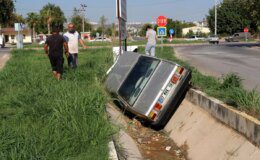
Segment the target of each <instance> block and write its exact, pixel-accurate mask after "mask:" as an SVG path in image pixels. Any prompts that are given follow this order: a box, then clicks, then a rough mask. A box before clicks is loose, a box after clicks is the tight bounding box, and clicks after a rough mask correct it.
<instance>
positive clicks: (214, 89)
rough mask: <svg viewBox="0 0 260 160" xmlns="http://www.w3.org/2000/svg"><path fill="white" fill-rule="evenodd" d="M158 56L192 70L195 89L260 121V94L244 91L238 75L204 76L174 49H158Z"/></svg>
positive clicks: (142, 49)
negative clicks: (175, 52) (183, 59)
mask: <svg viewBox="0 0 260 160" xmlns="http://www.w3.org/2000/svg"><path fill="white" fill-rule="evenodd" d="M140 52H144V48H140ZM156 54H157V56H158V57H159V58H163V59H167V60H170V61H174V62H176V63H178V64H180V65H183V66H185V67H186V68H189V69H191V70H192V84H193V86H194V87H195V88H197V89H199V90H202V91H203V92H205V93H207V94H208V95H209V96H212V97H215V98H217V99H220V100H222V101H224V102H225V103H227V104H229V105H231V106H234V107H235V108H237V109H239V110H242V111H245V112H247V113H249V114H251V115H253V116H255V117H256V118H258V119H260V93H259V92H257V91H255V90H253V91H247V90H245V89H243V86H242V80H241V79H240V78H239V77H238V76H237V75H236V74H234V73H230V74H228V75H226V76H224V77H223V78H221V79H217V78H215V77H212V76H206V75H203V74H201V73H200V72H199V71H198V70H197V69H196V68H194V67H192V66H190V65H189V64H188V63H186V62H184V61H182V60H180V59H178V58H176V56H175V55H174V49H173V48H172V47H157V48H156Z"/></svg>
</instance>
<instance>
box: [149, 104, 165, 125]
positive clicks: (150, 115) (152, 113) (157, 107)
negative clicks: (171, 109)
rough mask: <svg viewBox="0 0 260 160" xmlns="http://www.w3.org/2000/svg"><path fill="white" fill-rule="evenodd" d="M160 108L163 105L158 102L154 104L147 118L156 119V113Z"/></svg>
mask: <svg viewBox="0 0 260 160" xmlns="http://www.w3.org/2000/svg"><path fill="white" fill-rule="evenodd" d="M162 108H163V106H162V105H161V104H160V103H159V102H157V103H156V104H155V105H154V107H153V110H152V111H151V112H150V114H149V118H151V119H152V120H153V121H154V120H156V118H157V116H158V113H159V112H160V111H161V109H162Z"/></svg>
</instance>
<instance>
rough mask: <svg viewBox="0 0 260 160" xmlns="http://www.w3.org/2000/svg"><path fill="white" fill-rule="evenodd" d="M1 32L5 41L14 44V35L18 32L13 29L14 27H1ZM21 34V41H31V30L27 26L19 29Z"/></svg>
mask: <svg viewBox="0 0 260 160" xmlns="http://www.w3.org/2000/svg"><path fill="white" fill-rule="evenodd" d="M1 32H2V33H3V34H4V36H5V42H6V43H10V44H16V35H17V34H18V32H17V31H15V30H14V28H2V29H1ZM20 32H21V33H20V34H22V35H23V43H32V36H31V30H30V29H28V28H25V29H23V30H22V31H20Z"/></svg>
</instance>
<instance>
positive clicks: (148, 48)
mask: <svg viewBox="0 0 260 160" xmlns="http://www.w3.org/2000/svg"><path fill="white" fill-rule="evenodd" d="M155 47H156V45H152V44H149V43H147V44H146V47H145V53H146V55H148V56H149V55H150V56H152V57H154V56H155Z"/></svg>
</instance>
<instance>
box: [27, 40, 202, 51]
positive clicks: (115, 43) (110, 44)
mask: <svg viewBox="0 0 260 160" xmlns="http://www.w3.org/2000/svg"><path fill="white" fill-rule="evenodd" d="M85 43H86V44H87V46H89V47H102V46H106V47H113V46H119V42H118V40H116V41H113V42H87V41H86V42H85ZM194 43H195V44H196V43H207V41H201V40H199V41H186V40H183V39H173V41H172V42H169V41H167V40H163V44H194ZM157 44H158V45H160V44H161V41H160V40H158V41H157ZM127 45H128V46H133V45H146V41H130V40H128V41H127ZM79 47H80V48H81V45H80V44H79ZM24 48H25V49H34V48H43V45H40V44H37V43H33V44H26V45H24Z"/></svg>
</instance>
